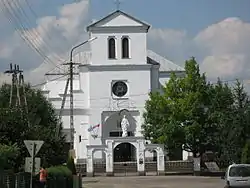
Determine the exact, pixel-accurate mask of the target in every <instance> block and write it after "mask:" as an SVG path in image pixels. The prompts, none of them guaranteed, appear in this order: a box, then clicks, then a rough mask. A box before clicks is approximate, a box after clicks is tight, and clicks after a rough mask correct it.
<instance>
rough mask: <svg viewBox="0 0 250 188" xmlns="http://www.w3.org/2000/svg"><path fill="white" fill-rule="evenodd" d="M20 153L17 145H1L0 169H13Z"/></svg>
mask: <svg viewBox="0 0 250 188" xmlns="http://www.w3.org/2000/svg"><path fill="white" fill-rule="evenodd" d="M19 152H20V150H19V148H18V146H17V145H16V144H13V145H5V144H0V169H4V170H8V169H12V166H13V165H14V164H15V160H16V159H17V157H18V155H19Z"/></svg>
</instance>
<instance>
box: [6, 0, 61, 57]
mask: <svg viewBox="0 0 250 188" xmlns="http://www.w3.org/2000/svg"><path fill="white" fill-rule="evenodd" d="M12 2H14V3H13V5H14V6H13V7H12V6H11V3H9V5H10V7H11V8H12V11H13V13H14V12H15V10H17V11H16V15H17V18H20V17H22V15H23V16H24V20H26V22H24V24H25V23H26V24H27V26H28V27H27V28H30V25H32V21H31V20H30V17H29V16H28V15H27V14H26V12H25V10H24V9H23V8H22V5H21V4H20V3H19V1H16V0H13V1H12ZM15 2H16V3H15ZM18 13H19V15H18ZM19 20H20V22H21V18H20V19H19ZM27 31H28V33H29V34H30V37H33V36H35V40H34V41H37V43H38V44H39V42H40V41H41V42H42V43H43V44H44V47H45V49H47V50H48V51H52V48H51V46H50V44H48V43H47V41H45V38H44V37H41V33H40V32H39V31H37V29H36V28H34V29H33V33H34V35H33V34H32V32H30V30H29V29H27ZM38 38H39V39H40V41H39V40H38ZM54 57H55V58H56V59H58V57H57V56H54ZM58 60H59V61H60V59H58Z"/></svg>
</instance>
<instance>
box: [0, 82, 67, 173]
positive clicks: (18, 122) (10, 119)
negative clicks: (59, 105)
mask: <svg viewBox="0 0 250 188" xmlns="http://www.w3.org/2000/svg"><path fill="white" fill-rule="evenodd" d="M10 88H11V87H10V85H8V84H5V85H3V86H2V87H1V88H0V143H3V144H9V143H12V144H16V145H17V146H18V147H19V148H20V155H19V156H18V158H17V160H16V164H15V169H16V170H18V169H20V168H21V167H22V166H23V164H24V159H25V157H28V156H29V154H28V152H27V149H26V148H25V146H24V143H23V141H24V140H43V141H44V142H45V143H44V145H43V146H42V148H41V151H40V152H39V154H38V155H39V157H41V158H42V161H43V164H44V165H45V166H49V165H59V164H62V163H63V162H66V160H67V151H66V150H65V148H66V146H67V145H66V143H65V138H64V136H63V135H62V134H61V133H60V136H59V138H56V137H55V131H56V127H57V126H61V122H60V119H59V118H58V117H57V115H56V112H55V109H54V108H53V107H52V105H51V103H49V102H48V101H47V100H46V98H45V97H44V96H43V94H42V92H41V91H40V90H35V89H32V88H31V87H30V86H29V85H26V86H25V89H26V97H27V104H28V114H26V113H25V108H24V105H23V104H24V101H23V100H22V101H21V104H22V106H21V107H15V106H14V107H9V97H10ZM20 95H21V99H23V97H22V96H23V93H22V92H21V93H20ZM13 96H14V97H13V104H15V100H14V99H15V98H16V97H15V96H16V92H15V90H14V91H13ZM28 121H29V123H30V126H28Z"/></svg>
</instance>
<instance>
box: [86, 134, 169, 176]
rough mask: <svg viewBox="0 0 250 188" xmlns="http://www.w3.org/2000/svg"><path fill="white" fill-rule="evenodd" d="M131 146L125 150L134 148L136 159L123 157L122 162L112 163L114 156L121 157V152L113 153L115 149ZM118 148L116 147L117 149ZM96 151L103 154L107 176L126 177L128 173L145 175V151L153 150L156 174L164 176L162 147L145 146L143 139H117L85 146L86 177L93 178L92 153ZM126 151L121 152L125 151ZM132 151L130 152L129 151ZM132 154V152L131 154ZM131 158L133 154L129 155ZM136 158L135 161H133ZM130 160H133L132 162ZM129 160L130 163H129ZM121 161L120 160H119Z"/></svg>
mask: <svg viewBox="0 0 250 188" xmlns="http://www.w3.org/2000/svg"><path fill="white" fill-rule="evenodd" d="M128 145H132V146H130V147H128V148H126V150H127V149H129V148H130V149H131V148H135V151H136V152H134V153H135V154H136V157H131V158H130V159H129V155H128V156H127V157H126V156H125V157H123V160H124V162H114V161H115V159H114V157H115V154H116V156H121V154H122V152H120V153H119V152H117V153H116V151H114V150H115V148H122V147H123V148H122V149H124V148H125V146H128ZM117 146H118V147H117ZM96 150H102V151H103V152H104V153H105V159H106V160H105V167H106V174H107V176H113V175H114V174H115V175H127V174H128V173H129V174H131V173H137V174H138V175H146V172H145V150H155V151H156V152H157V174H158V175H162V174H163V173H164V174H165V172H164V170H165V162H164V152H163V146H161V145H156V144H146V143H145V140H144V138H143V137H119V138H109V139H107V140H106V144H105V145H90V146H87V175H88V176H94V171H95V170H94V162H93V161H94V160H93V152H94V151H96ZM126 150H123V152H124V151H126ZM130 151H132V150H130ZM131 153H132V152H131ZM131 156H133V154H131ZM135 158H136V159H135ZM132 159H135V160H136V161H135V160H134V161H133V160H132ZM129 160H130V161H129ZM120 161H121V160H120Z"/></svg>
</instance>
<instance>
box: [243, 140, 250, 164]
mask: <svg viewBox="0 0 250 188" xmlns="http://www.w3.org/2000/svg"><path fill="white" fill-rule="evenodd" d="M241 163H246V164H250V140H248V141H247V142H246V144H245V146H244V148H243V150H242V155H241Z"/></svg>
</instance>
